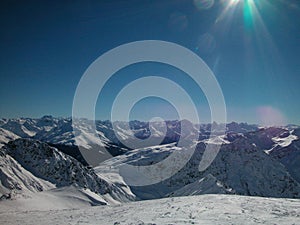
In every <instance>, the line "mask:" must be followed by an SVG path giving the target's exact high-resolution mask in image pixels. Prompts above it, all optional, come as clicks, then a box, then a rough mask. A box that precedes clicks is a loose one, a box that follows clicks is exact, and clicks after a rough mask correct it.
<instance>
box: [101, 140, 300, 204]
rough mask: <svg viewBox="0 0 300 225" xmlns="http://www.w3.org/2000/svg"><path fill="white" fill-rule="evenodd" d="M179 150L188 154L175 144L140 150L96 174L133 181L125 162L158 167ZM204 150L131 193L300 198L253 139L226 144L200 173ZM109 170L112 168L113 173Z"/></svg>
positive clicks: (290, 181)
mask: <svg viewBox="0 0 300 225" xmlns="http://www.w3.org/2000/svg"><path fill="white" fill-rule="evenodd" d="M175 150H177V151H183V152H184V151H185V149H180V148H178V147H176V146H175V145H174V144H173V145H171V144H169V145H161V146H154V147H148V148H144V149H136V150H133V151H130V152H127V153H126V154H124V155H120V156H117V157H114V158H112V159H110V160H107V161H105V162H103V163H102V164H101V165H100V166H99V167H97V168H95V171H96V173H102V175H103V176H106V174H108V175H107V176H109V177H112V175H111V174H113V173H114V174H115V175H114V176H115V177H118V176H121V177H122V179H124V180H125V182H126V180H127V179H131V177H130V176H131V174H126V173H124V172H122V169H120V168H122V165H123V164H124V163H127V164H131V165H139V166H144V165H151V164H155V163H157V162H159V161H162V160H163V159H165V158H166V157H167V156H168V155H169V154H171V153H172V152H173V151H175ZM204 150H205V143H203V142H199V144H198V146H197V148H196V151H195V153H194V155H193V156H192V158H191V159H190V161H189V162H188V163H187V164H186V165H185V166H184V167H183V168H182V169H181V170H180V171H179V172H178V173H176V174H175V175H174V176H172V177H171V178H169V179H166V180H164V181H162V182H160V183H157V184H154V185H149V186H143V187H134V186H132V187H131V190H132V191H133V192H134V193H135V194H136V196H137V197H139V198H140V199H153V198H161V197H164V196H168V195H172V193H180V194H179V195H183V194H184V195H192V194H195V193H198V194H201V193H214V194H217V193H236V194H241V195H251V196H265V197H288V198H299V197H300V184H299V183H298V182H297V181H296V180H295V179H294V178H293V177H292V176H291V175H290V173H289V172H288V170H287V169H286V167H285V166H284V165H282V164H281V163H279V162H278V161H277V160H275V159H273V158H272V157H270V156H269V155H267V154H266V153H265V152H264V151H262V150H261V149H259V148H258V147H257V146H256V145H255V144H254V143H252V141H251V139H250V138H247V137H244V136H240V137H238V138H237V139H236V140H235V141H233V142H232V143H227V144H223V145H222V147H221V149H220V152H219V153H218V155H217V157H216V158H215V160H214V161H213V163H212V164H211V165H210V166H209V167H208V168H207V170H205V171H204V172H200V171H199V169H198V168H199V163H200V161H201V158H202V155H203V152H204ZM174 163H176V162H174ZM105 168H109V171H108V170H107V169H105ZM162 173H163V171H160V170H158V171H157V173H156V176H158V177H160V176H161V175H162ZM127 176H128V177H127ZM143 179H147V177H144V178H143ZM200 181H201V182H200ZM203 187H205V188H207V189H206V190H204V189H203ZM180 190H181V191H180ZM176 191H177V192H176ZM206 191H208V192H206Z"/></svg>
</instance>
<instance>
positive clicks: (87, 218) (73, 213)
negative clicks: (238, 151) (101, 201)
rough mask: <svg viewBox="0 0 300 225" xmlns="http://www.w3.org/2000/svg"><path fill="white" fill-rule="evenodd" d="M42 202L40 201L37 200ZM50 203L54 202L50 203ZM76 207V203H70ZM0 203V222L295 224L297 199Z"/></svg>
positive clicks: (233, 197) (219, 197) (230, 197)
mask: <svg viewBox="0 0 300 225" xmlns="http://www.w3.org/2000/svg"><path fill="white" fill-rule="evenodd" d="M41 204H43V203H41ZM53 207H54V206H53ZM74 207H76V205H74ZM6 209H7V208H5V207H0V224H258V223H262V224H299V223H300V200H298V199H279V198H278V199H276V198H261V197H248V196H237V195H201V196H190V197H175V198H164V199H159V200H148V201H139V202H131V203H125V204H122V205H117V206H95V207H90V206H89V207H87V206H86V207H84V206H83V207H82V206H81V208H80V209H75V208H74V209H71V208H70V207H67V208H66V209H65V210H62V209H61V207H59V209H58V208H55V207H54V208H53V209H52V210H47V211H41V210H32V209H30V208H29V207H27V208H26V206H24V208H23V210H21V209H20V208H19V209H18V210H17V211H16V210H11V209H10V210H6Z"/></svg>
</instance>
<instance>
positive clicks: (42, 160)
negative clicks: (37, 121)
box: [0, 139, 135, 204]
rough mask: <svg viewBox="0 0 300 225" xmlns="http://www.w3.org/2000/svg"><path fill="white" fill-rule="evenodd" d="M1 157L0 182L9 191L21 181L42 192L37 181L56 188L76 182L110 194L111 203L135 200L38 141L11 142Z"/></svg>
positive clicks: (123, 190) (70, 158)
mask: <svg viewBox="0 0 300 225" xmlns="http://www.w3.org/2000/svg"><path fill="white" fill-rule="evenodd" d="M1 156H2V158H3V159H4V160H3V161H2V163H3V162H4V163H3V164H4V165H3V166H2V167H1V168H0V174H1V175H2V176H1V178H3V179H1V184H2V186H5V188H7V189H8V190H11V191H14V190H15V189H17V190H19V189H20V188H19V187H18V185H15V184H14V183H16V182H17V183H18V184H21V185H22V184H24V185H25V186H26V189H25V190H37V191H43V190H44V188H43V186H42V185H39V184H40V182H39V181H41V180H43V181H47V182H49V183H51V184H52V186H56V187H65V186H70V185H75V186H77V187H79V188H84V189H89V190H90V191H92V192H94V193H96V194H98V195H101V196H110V197H109V199H111V200H112V201H111V202H112V203H114V202H116V201H117V202H124V201H130V200H134V197H135V196H134V195H133V194H132V193H131V192H130V191H129V189H126V188H120V187H118V186H117V185H115V184H114V183H112V182H111V181H109V180H105V179H103V178H101V175H99V176H97V175H96V174H95V173H94V171H93V169H90V168H87V167H85V166H83V165H82V164H81V163H80V162H78V161H77V160H76V159H74V158H72V157H70V156H68V155H66V154H64V153H62V152H59V151H58V150H57V149H56V148H54V147H50V146H49V145H47V144H46V143H42V142H40V141H35V140H31V139H17V140H15V141H11V142H9V143H8V144H7V145H6V146H4V147H3V148H2V149H1ZM12 158H13V159H12ZM17 178H19V179H17ZM11 180H12V181H11ZM7 183H8V184H10V185H8V184H7ZM124 186H125V187H126V185H125V184H124ZM5 191H7V190H5ZM12 194H13V192H12ZM107 203H108V204H109V203H110V202H107Z"/></svg>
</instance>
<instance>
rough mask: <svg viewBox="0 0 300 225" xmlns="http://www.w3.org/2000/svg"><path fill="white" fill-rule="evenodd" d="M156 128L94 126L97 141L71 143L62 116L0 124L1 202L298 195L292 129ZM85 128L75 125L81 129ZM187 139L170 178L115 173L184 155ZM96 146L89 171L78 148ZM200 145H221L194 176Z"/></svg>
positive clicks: (299, 151) (298, 151) (298, 154)
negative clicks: (134, 179)
mask: <svg viewBox="0 0 300 225" xmlns="http://www.w3.org/2000/svg"><path fill="white" fill-rule="evenodd" d="M158 123H159V124H157V127H158V128H159V127H160V126H166V128H167V130H166V135H165V136H164V137H161V136H162V133H161V132H160V129H157V130H153V129H152V130H151V129H150V128H149V123H148V122H143V121H131V122H130V123H129V126H130V129H128V128H126V123H125V122H119V121H118V122H114V123H112V122H110V121H96V122H95V124H96V130H97V134H98V137H99V139H95V138H92V137H91V138H89V135H88V134H86V133H85V129H84V128H83V129H81V133H79V136H80V137H82V138H79V140H80V142H78V141H77V142H76V141H75V136H74V132H73V127H72V120H71V119H70V118H54V117H52V116H44V117H42V118H40V119H32V118H19V119H1V120H0V144H1V146H2V148H1V150H0V153H1V154H0V157H1V160H0V163H1V165H0V180H1V184H0V191H1V195H2V197H1V199H19V198H26V196H27V197H28V196H30V198H35V197H33V196H40V194H39V193H48V194H47V195H50V196H57V195H58V193H60V195H61V196H66V195H68V194H67V193H68V191H66V190H69V191H70V190H71V193H76V194H74V196H77V198H78V196H81V198H80V199H84V202H85V203H86V204H90V205H99V204H100V205H102V204H117V203H120V202H127V201H135V200H144V199H157V198H163V197H178V196H189V195H202V194H231V195H248V196H262V197H278V198H300V177H299V174H300V173H299V172H300V163H299V162H300V160H299V159H300V141H299V137H300V128H299V127H298V126H296V125H288V126H282V127H261V126H258V125H249V124H247V123H235V122H232V123H229V124H226V131H225V133H222V132H220V134H218V130H214V131H212V130H211V128H212V127H214V128H215V129H216V128H218V124H213V126H212V124H200V125H199V124H198V125H197V124H193V123H191V122H188V121H177V120H175V121H165V122H158ZM89 124H90V121H88V120H86V122H85V121H84V120H83V125H86V126H87V127H88V126H89ZM183 124H184V126H188V129H185V131H186V132H187V133H185V134H184V133H182V132H181V126H182V125H183ZM220 127H221V126H220ZM115 132H117V133H118V135H116V134H115ZM151 132H152V133H151ZM153 132H154V133H153ZM150 135H153V136H155V137H157V138H162V142H161V143H160V144H159V145H157V144H156V145H152V144H151V143H150V144H149V145H148V146H144V147H142V148H132V147H126V146H125V145H124V144H123V143H124V141H127V142H130V141H133V140H131V138H132V137H133V136H134V137H136V138H139V139H141V140H145V139H147V138H148V137H149V136H150ZM189 135H194V136H195V135H197V137H198V139H197V140H196V142H195V143H194V144H195V151H194V153H193V155H192V156H191V158H190V159H189V161H188V162H187V163H186V164H185V165H184V167H183V168H181V169H180V170H179V171H178V173H176V174H174V175H172V176H171V177H169V178H168V179H165V180H163V181H161V182H159V183H155V184H151V185H146V186H134V185H131V186H130V185H128V182H127V181H128V179H130V174H128V173H126V171H122V168H123V165H125V164H128V165H134V166H147V165H153V164H156V163H158V162H160V161H162V160H164V159H165V158H166V157H168V156H169V155H170V154H172V153H173V152H174V151H181V152H184V151H185V149H184V148H182V147H180V146H178V141H179V139H180V137H181V136H189ZM118 137H121V138H122V139H123V140H118ZM99 143H101V144H102V145H104V146H105V148H106V149H107V150H108V151H109V152H110V153H111V155H112V158H110V159H107V160H106V161H104V162H102V163H101V164H100V165H98V166H96V167H95V168H92V167H91V166H89V165H88V164H87V162H86V161H85V159H84V157H83V156H82V155H81V153H80V151H79V150H78V145H80V146H81V147H83V148H85V149H90V148H93V147H95V146H96V145H97V144H99ZM208 144H210V145H212V146H214V145H218V144H222V145H221V148H220V151H219V153H218V155H217V157H216V158H215V159H214V161H213V162H212V164H211V165H210V166H209V167H208V168H207V169H206V170H204V171H200V170H199V163H200V161H201V159H202V157H203V154H204V151H205V147H206V146H207V145H208ZM160 175H161V174H160V171H158V172H157V176H160ZM70 188H71V189H70ZM60 190H61V191H60ZM62 193H63V194H62ZM83 196H84V197H83ZM74 198H75V197H74Z"/></svg>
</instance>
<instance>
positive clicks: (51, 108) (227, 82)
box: [0, 0, 300, 124]
mask: <svg viewBox="0 0 300 225" xmlns="http://www.w3.org/2000/svg"><path fill="white" fill-rule="evenodd" d="M209 1H210V0H197V1H196V0H195V1H192V0H172V1H171V0H158V1H156V0H130V1H108V0H102V1H92V0H74V1H71V0H69V1H46V0H45V1H30V0H29V1H1V3H0V25H1V28H2V29H1V35H0V46H1V47H0V49H1V52H0V65H1V67H0V83H1V89H0V117H6V118H7V117H8V118H11V117H41V116H42V115H45V114H51V115H54V116H64V117H65V116H71V113H72V101H73V96H74V93H75V90H76V86H77V84H78V82H79V80H80V78H81V76H82V75H83V73H84V71H85V70H86V69H87V67H88V66H89V65H90V64H91V63H92V62H93V61H94V60H95V59H96V58H98V57H99V56H100V55H101V54H103V53H104V52H106V51H108V50H110V49H112V48H114V47H117V46H118V45H121V44H125V43H127V42H132V41H138V40H147V39H152V40H164V41H170V42H175V43H178V44H180V45H182V46H184V47H186V48H188V49H190V50H192V51H193V52H195V53H196V54H198V55H199V56H200V57H201V58H202V59H203V60H204V61H205V62H206V63H207V64H208V66H209V67H210V68H211V69H212V71H213V72H214V74H215V75H216V78H217V79H218V81H219V84H220V86H221V88H222V90H223V93H224V97H225V101H226V105H227V111H228V120H229V121H232V120H235V121H244V122H250V123H259V124H266V123H279V124H280V123H296V124H300V116H299V113H300V104H299V97H300V88H299V84H300V65H299V64H300V63H299V58H300V43H299V42H300V29H299V28H300V2H299V0H240V1H237V0H215V1H214V4H213V5H212V7H210V8H206V9H205V6H207V4H205V3H204V2H206V3H207V2H209ZM231 2H232V4H231V6H230V7H229V4H230V3H231ZM226 9H227V10H226ZM147 75H157V76H163V77H167V78H169V79H172V80H174V81H175V82H177V83H179V84H180V85H182V86H183V87H184V88H185V89H186V90H187V91H188V93H189V94H190V95H191V97H192V99H193V100H194V101H195V103H196V105H197V107H198V110H199V114H200V115H201V116H202V118H200V119H201V120H202V121H203V122H205V121H207V120H209V109H208V106H207V102H206V99H205V96H204V95H203V93H202V92H201V90H200V89H199V87H197V86H196V85H195V83H193V81H192V80H190V79H189V78H188V77H187V76H186V75H185V74H184V73H182V72H181V71H179V70H177V69H175V68H172V67H171V66H166V65H162V64H158V63H141V64H137V65H132V66H129V67H127V68H124V69H122V70H121V71H119V72H118V73H117V74H115V75H114V76H113V77H112V78H111V79H110V80H109V82H108V83H107V85H106V86H105V88H104V90H103V92H102V93H101V95H100V97H99V101H98V104H97V108H96V115H97V118H98V119H108V118H109V112H110V107H111V104H112V101H113V99H114V97H115V96H116V94H117V93H118V91H120V90H121V88H122V87H123V86H124V85H126V84H128V83H129V82H130V81H133V80H134V79H136V78H139V77H143V76H147ZM178 107H181V106H178ZM182 107H184V103H182ZM152 116H162V117H164V118H166V119H168V118H170V119H173V118H176V117H177V114H176V110H175V109H174V108H173V107H172V106H170V105H169V104H168V103H166V102H165V101H163V100H159V99H154V98H152V99H145V100H143V101H141V102H140V103H138V104H137V105H136V107H134V108H133V109H132V115H131V118H132V119H142V120H147V119H149V118H151V117H152ZM201 116H200V117H201Z"/></svg>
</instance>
